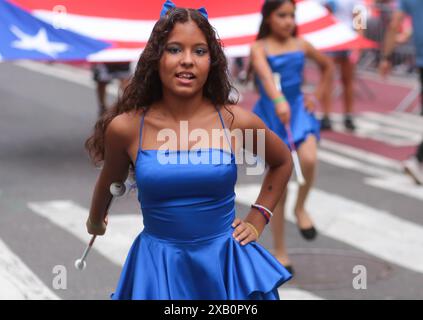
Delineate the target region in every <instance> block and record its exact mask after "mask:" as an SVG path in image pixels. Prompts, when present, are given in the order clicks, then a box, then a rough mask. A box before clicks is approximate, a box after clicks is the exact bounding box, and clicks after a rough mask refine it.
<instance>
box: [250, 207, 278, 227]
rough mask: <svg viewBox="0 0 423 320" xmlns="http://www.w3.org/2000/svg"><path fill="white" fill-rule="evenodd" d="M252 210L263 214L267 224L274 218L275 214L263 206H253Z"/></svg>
mask: <svg viewBox="0 0 423 320" xmlns="http://www.w3.org/2000/svg"><path fill="white" fill-rule="evenodd" d="M251 208H255V209H257V210H258V211H259V212H260V213H261V215H262V216H263V217H264V218H265V219H266V224H268V223H269V221H270V218H271V217H273V212H272V211H270V210H269V209H267V208H266V207H264V206H262V205H259V204H252V205H251Z"/></svg>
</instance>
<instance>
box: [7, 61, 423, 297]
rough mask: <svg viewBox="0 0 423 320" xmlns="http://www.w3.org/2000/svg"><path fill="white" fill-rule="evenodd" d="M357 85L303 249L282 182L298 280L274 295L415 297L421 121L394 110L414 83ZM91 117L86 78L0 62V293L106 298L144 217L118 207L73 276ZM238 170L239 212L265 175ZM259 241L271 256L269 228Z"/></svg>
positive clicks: (421, 223)
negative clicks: (350, 125)
mask: <svg viewBox="0 0 423 320" xmlns="http://www.w3.org/2000/svg"><path fill="white" fill-rule="evenodd" d="M310 73H311V74H310V78H311V79H312V78H313V72H312V71H311V72H310ZM361 77H362V79H364V80H363V85H366V88H367V89H368V90H370V91H371V92H372V93H373V94H374V95H375V97H373V98H370V96H368V95H366V94H365V91H364V90H365V89H363V88H364V87H362V86H360V87H359V88H357V90H358V93H357V97H358V100H357V104H358V106H357V110H358V111H359V114H358V116H357V126H358V130H357V131H356V132H355V133H354V134H351V133H349V132H347V131H345V129H344V128H343V125H342V117H341V116H340V115H339V114H335V115H334V121H335V130H334V131H333V132H328V133H326V132H325V133H323V134H322V139H321V141H320V149H319V165H318V175H317V179H316V187H315V189H313V190H312V192H311V196H310V199H309V201H308V210H309V212H310V215H311V217H312V219H313V221H314V222H315V225H316V228H317V230H318V231H319V236H318V237H317V239H316V240H315V241H313V242H307V241H306V240H304V239H303V238H302V237H301V235H300V233H299V231H298V229H297V227H296V224H295V218H294V215H293V212H292V207H293V203H294V199H295V192H296V190H297V185H296V184H295V181H294V180H292V182H290V185H289V190H290V193H289V198H288V210H287V217H286V219H287V224H286V232H287V244H288V248H289V253H290V257H291V259H292V261H293V266H294V268H295V271H296V273H295V277H294V278H293V280H291V281H289V282H288V283H287V284H285V285H283V286H282V287H281V288H280V297H281V299H282V300H284V299H423V289H422V288H423V209H422V208H423V187H422V186H420V187H419V186H417V185H416V184H415V183H414V182H413V180H412V179H411V178H409V177H408V176H406V175H405V174H404V173H403V171H402V166H401V161H403V160H405V159H407V158H408V157H409V156H411V155H412V154H413V152H414V149H415V146H416V145H417V144H418V143H419V141H420V140H421V138H422V135H423V117H420V116H418V115H417V110H416V109H415V108H405V107H404V108H403V107H402V106H401V103H402V102H403V101H404V99H405V98H406V97H407V95H409V94H410V93H411V92H412V91H413V89H414V87H415V86H416V85H417V82H414V79H404V81H403V82H401V81H398V80H392V81H390V82H386V83H383V82H382V81H381V80H379V79H377V77H376V76H375V75H370V74H367V75H366V74H364V75H361ZM115 89H116V87H114V88H113V91H114V90H115ZM240 91H241V94H242V97H243V100H242V101H241V105H242V106H244V107H245V108H246V109H250V110H251V109H252V107H253V104H254V101H255V97H256V96H255V94H254V93H253V92H251V90H245V89H240ZM363 92H364V93H363ZM109 98H110V99H113V98H114V96H113V95H110V97H109ZM371 99H374V100H371ZM398 106H400V107H398ZM335 110H339V105H338V104H337V105H336V108H335ZM96 116H97V105H96V99H95V92H94V82H93V81H92V80H91V74H90V72H89V70H86V69H83V68H76V67H71V66H66V65H60V64H57V65H55V64H52V65H45V64H40V63H34V62H18V63H1V64H0V299H11V298H15V299H84V300H85V299H109V296H110V294H111V293H113V290H114V289H115V286H116V284H117V281H118V278H119V274H120V271H121V268H122V264H123V263H124V259H125V257H126V255H127V253H128V250H129V248H130V246H131V244H132V241H133V240H134V239H135V237H136V236H137V235H138V233H139V232H140V231H141V230H142V228H143V220H142V214H141V210H140V207H139V203H138V200H137V195H136V193H132V194H130V195H128V196H127V197H126V198H123V199H118V200H117V201H116V202H115V203H114V205H113V207H112V209H111V217H110V219H109V227H108V230H107V232H106V235H105V236H104V237H101V238H98V239H97V240H96V242H95V244H94V249H93V250H92V252H91V253H90V255H89V256H88V260H87V268H86V270H84V271H82V272H81V271H78V270H76V269H75V267H74V261H75V260H76V259H78V258H79V257H80V256H81V254H82V252H83V250H84V248H85V247H86V244H87V243H88V241H89V239H90V236H89V235H88V233H87V232H86V228H85V221H86V218H87V216H88V210H89V207H90V200H91V196H92V191H93V188H94V185H95V182H96V179H97V175H98V173H99V170H98V169H96V168H94V167H93V166H92V165H91V164H90V162H89V159H88V155H87V153H86V152H85V150H84V142H85V140H86V138H87V137H88V136H89V134H90V133H91V130H92V128H93V126H94V123H95V120H96ZM245 172H246V170H245V167H243V166H239V167H238V183H237V187H236V194H237V214H238V215H239V216H240V217H243V216H244V215H245V214H246V213H247V211H248V210H249V205H250V204H251V203H252V202H254V201H255V198H256V197H257V195H258V192H259V187H260V182H261V179H262V178H263V177H262V176H247V175H246V173H245ZM260 243H261V244H262V245H264V246H265V247H266V248H267V249H269V250H272V241H271V234H270V228H268V229H267V230H266V231H265V233H264V234H263V236H262V238H261V239H260ZM357 276H360V279H361V280H360V284H361V286H359V287H357V286H355V285H354V284H356V283H357V279H356V277H357ZM58 279H60V281H59V282H60V283H58ZM363 279H364V280H363ZM363 281H364V284H363Z"/></svg>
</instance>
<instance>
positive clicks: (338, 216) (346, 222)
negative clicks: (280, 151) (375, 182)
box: [236, 184, 423, 273]
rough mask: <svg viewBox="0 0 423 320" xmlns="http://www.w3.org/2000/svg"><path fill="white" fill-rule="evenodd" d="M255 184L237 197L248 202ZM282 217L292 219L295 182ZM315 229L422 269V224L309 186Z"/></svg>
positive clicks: (257, 188)
mask: <svg viewBox="0 0 423 320" xmlns="http://www.w3.org/2000/svg"><path fill="white" fill-rule="evenodd" d="M259 191H260V185H259V184H252V185H240V186H237V188H236V194H237V201H238V202H239V203H242V204H245V205H248V206H249V205H251V203H253V202H254V201H255V200H256V199H257V196H258V194H259ZM289 191H290V192H289V193H288V200H287V208H288V210H287V215H286V219H287V220H288V221H291V222H293V223H295V218H294V216H293V213H292V212H293V207H294V202H295V196H296V193H297V186H296V184H290V185H289ZM307 207H308V208H310V214H311V216H312V218H313V220H314V221H315V224H316V227H317V229H318V231H319V232H320V233H321V234H323V235H325V236H328V237H331V238H333V239H336V240H338V241H342V242H344V243H347V244H349V245H350V246H353V247H355V248H358V249H360V250H362V251H364V252H367V253H369V254H371V255H373V256H375V257H378V258H380V259H383V260H385V261H388V262H390V263H394V264H397V265H399V266H401V267H404V268H407V269H409V270H413V271H416V272H420V273H423V237H422V235H423V227H421V226H420V225H418V224H416V223H413V222H410V221H407V220H404V219H401V218H399V217H396V216H395V215H393V214H391V213H389V212H386V211H383V210H376V209H374V208H372V207H369V206H367V205H364V204H361V203H359V202H356V201H353V200H350V199H346V198H343V197H341V196H337V195H332V194H329V193H327V192H324V191H321V190H318V189H313V191H312V192H311V194H310V197H309V200H308V205H307Z"/></svg>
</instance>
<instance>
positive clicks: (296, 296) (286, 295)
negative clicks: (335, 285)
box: [278, 287, 324, 300]
mask: <svg viewBox="0 0 423 320" xmlns="http://www.w3.org/2000/svg"><path fill="white" fill-rule="evenodd" d="M278 292H279V298H280V299H281V300H324V299H323V298H322V297H319V296H317V295H315V294H313V293H311V292H308V291H305V290H301V289H295V288H283V287H281V288H279V289H278Z"/></svg>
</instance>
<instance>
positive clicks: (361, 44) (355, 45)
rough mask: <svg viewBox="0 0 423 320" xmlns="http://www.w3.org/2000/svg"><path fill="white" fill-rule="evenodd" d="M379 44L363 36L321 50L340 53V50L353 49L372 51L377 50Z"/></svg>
mask: <svg viewBox="0 0 423 320" xmlns="http://www.w3.org/2000/svg"><path fill="white" fill-rule="evenodd" d="M377 47H378V44H377V43H376V42H373V41H371V40H368V39H366V38H363V37H361V36H358V37H357V39H354V40H352V41H348V42H344V43H341V44H339V45H336V46H331V47H328V48H321V50H322V51H338V50H353V49H370V48H377Z"/></svg>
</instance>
